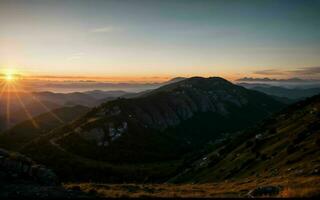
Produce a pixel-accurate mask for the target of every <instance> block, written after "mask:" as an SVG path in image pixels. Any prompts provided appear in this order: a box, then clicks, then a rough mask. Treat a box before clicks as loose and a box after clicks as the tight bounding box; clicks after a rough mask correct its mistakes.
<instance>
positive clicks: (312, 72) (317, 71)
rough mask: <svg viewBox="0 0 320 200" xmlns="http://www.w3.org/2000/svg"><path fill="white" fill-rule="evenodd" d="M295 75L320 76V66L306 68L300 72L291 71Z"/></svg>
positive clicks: (299, 70)
mask: <svg viewBox="0 0 320 200" xmlns="http://www.w3.org/2000/svg"><path fill="white" fill-rule="evenodd" d="M290 72H291V73H293V74H295V75H316V74H320V66H314V67H306V68H301V69H298V70H293V71H290Z"/></svg>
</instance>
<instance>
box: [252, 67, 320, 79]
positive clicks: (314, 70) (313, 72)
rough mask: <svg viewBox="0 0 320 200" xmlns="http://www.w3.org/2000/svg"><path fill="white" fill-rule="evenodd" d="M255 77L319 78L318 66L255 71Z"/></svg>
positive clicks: (319, 68) (319, 69)
mask: <svg viewBox="0 0 320 200" xmlns="http://www.w3.org/2000/svg"><path fill="white" fill-rule="evenodd" d="M254 74H256V75H268V76H276V75H287V76H317V75H318V76H319V77H320V66H314V67H302V68H299V69H296V70H276V69H267V70H259V71H255V72H254Z"/></svg>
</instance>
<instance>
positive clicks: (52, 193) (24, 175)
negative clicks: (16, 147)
mask: <svg viewBox="0 0 320 200" xmlns="http://www.w3.org/2000/svg"><path fill="white" fill-rule="evenodd" d="M0 184H1V187H0V198H5V199H6V198H35V197H36V198H81V197H82V198H84V197H86V198H88V197H94V195H88V194H85V193H83V192H81V191H73V190H70V189H69V190H67V189H65V188H63V187H62V186H61V183H60V182H59V178H58V177H57V176H56V175H55V174H54V173H53V172H52V170H50V169H48V168H46V167H45V166H43V165H39V164H37V163H35V162H34V161H33V160H31V159H30V158H28V157H26V156H24V155H21V154H19V153H16V152H11V151H6V150H4V149H0Z"/></svg>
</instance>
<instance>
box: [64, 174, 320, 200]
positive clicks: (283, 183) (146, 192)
mask: <svg viewBox="0 0 320 200" xmlns="http://www.w3.org/2000/svg"><path fill="white" fill-rule="evenodd" d="M268 185H273V186H280V187H281V188H283V190H282V191H281V192H280V194H279V195H278V196H277V197H314V196H319V194H320V177H319V176H312V177H287V178H283V177H274V178H264V179H263V178H259V179H256V178H247V179H243V180H237V181H226V182H220V183H206V184H97V183H80V184H78V183H70V184H65V187H66V188H67V189H72V188H76V187H78V188H79V189H81V190H82V191H84V192H87V193H90V192H94V193H96V194H98V196H101V197H112V198H117V197H246V196H247V194H248V192H249V191H250V190H252V189H255V188H257V187H259V186H268Z"/></svg>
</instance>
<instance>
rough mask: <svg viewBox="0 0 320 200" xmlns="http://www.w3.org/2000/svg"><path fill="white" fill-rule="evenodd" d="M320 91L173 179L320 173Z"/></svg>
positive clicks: (310, 174) (291, 175) (193, 179)
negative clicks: (319, 93) (318, 93)
mask: <svg viewBox="0 0 320 200" xmlns="http://www.w3.org/2000/svg"><path fill="white" fill-rule="evenodd" d="M319 134H320V95H318V96H315V97H312V98H309V99H307V100H305V101H302V102H299V103H296V104H294V105H292V106H290V107H288V108H287V109H285V110H284V111H283V112H281V113H280V114H278V115H276V116H275V117H273V118H271V119H269V120H267V121H265V122H264V123H263V124H261V125H259V126H256V127H255V128H252V129H251V130H248V131H246V132H244V133H242V134H240V135H239V136H238V137H236V138H234V139H231V140H229V141H225V142H224V143H222V144H220V145H217V146H216V147H215V150H214V151H212V152H211V153H209V154H206V155H202V156H201V158H199V159H198V160H197V161H195V162H193V163H191V164H190V163H189V166H188V167H186V169H185V171H184V172H183V173H180V174H179V175H178V176H176V177H175V178H173V179H171V181H173V182H184V183H185V182H196V183H206V182H212V181H224V180H239V179H245V178H251V179H252V178H253V179H263V180H265V179H269V178H272V177H282V179H284V180H286V179H287V178H289V177H305V179H306V180H307V177H308V176H319V175H320V159H319V158H320V137H319Z"/></svg>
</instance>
